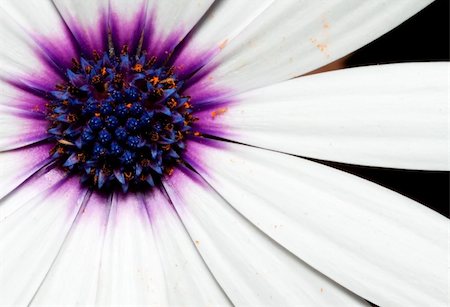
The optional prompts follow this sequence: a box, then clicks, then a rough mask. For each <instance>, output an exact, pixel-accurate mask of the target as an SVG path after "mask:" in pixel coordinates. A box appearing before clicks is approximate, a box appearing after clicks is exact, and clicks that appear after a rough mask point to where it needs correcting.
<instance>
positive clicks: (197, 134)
mask: <svg viewBox="0 0 450 307" xmlns="http://www.w3.org/2000/svg"><path fill="white" fill-rule="evenodd" d="M194 135H195V136H201V135H202V134H201V133H200V132H198V131H195V132H194Z"/></svg>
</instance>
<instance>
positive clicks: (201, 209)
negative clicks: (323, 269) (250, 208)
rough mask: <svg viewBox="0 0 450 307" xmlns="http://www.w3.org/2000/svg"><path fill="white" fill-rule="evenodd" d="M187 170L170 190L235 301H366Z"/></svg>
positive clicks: (172, 180)
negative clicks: (282, 243) (269, 234)
mask: <svg viewBox="0 0 450 307" xmlns="http://www.w3.org/2000/svg"><path fill="white" fill-rule="evenodd" d="M186 172H187V174H184V173H183V172H177V173H176V175H174V176H173V177H171V178H170V180H169V184H167V185H166V188H167V191H168V193H169V195H170V198H171V200H172V202H173V204H174V206H175V208H176V210H177V212H178V214H179V215H180V218H181V219H182V221H183V223H184V224H185V225H186V228H187V230H188V231H189V234H190V236H191V238H192V240H194V242H195V244H196V247H197V249H198V250H199V251H200V253H201V255H202V257H203V258H204V259H205V262H206V263H207V265H208V267H209V268H210V270H211V272H212V273H213V274H214V276H215V277H216V279H217V281H218V282H219V283H220V285H221V286H222V287H223V289H224V291H225V292H226V294H227V295H228V297H229V298H230V300H231V301H232V302H233V305H235V306H330V305H332V304H333V305H336V306H366V302H365V301H363V300H361V299H360V298H358V297H356V296H354V295H353V294H351V293H349V292H348V291H347V290H344V289H343V288H342V287H340V286H339V285H337V284H336V283H334V282H333V281H331V280H329V279H328V278H326V277H325V276H323V275H322V274H320V273H318V272H317V271H315V270H314V269H312V268H311V267H310V266H308V265H307V264H305V263H304V262H302V261H301V260H299V259H298V258H296V257H295V256H294V255H292V254H291V253H290V252H288V251H287V250H286V249H284V248H283V247H281V246H280V245H278V244H277V243H276V242H274V241H272V240H271V239H270V238H269V237H267V236H266V235H265V234H264V233H263V232H261V231H260V230H259V229H258V228H256V227H255V226H254V225H252V224H251V223H249V222H248V220H246V219H245V218H244V217H242V216H241V215H240V214H239V213H238V212H237V211H235V210H234V209H233V208H232V207H231V206H230V205H229V204H228V203H227V202H226V201H224V199H223V198H221V197H220V196H219V195H218V194H217V193H216V192H215V191H214V190H213V189H212V188H211V187H209V186H208V185H207V183H206V182H204V181H203V180H202V179H201V178H199V177H198V175H196V174H194V173H193V172H190V171H188V170H186ZM280 226H281V225H280ZM275 227H277V226H275Z"/></svg>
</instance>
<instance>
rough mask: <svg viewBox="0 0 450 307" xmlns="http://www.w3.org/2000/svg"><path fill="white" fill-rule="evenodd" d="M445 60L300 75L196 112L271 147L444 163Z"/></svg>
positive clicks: (229, 133) (349, 159) (218, 127)
mask: <svg viewBox="0 0 450 307" xmlns="http://www.w3.org/2000/svg"><path fill="white" fill-rule="evenodd" d="M448 67H449V66H448V64H447V63H412V64H394V65H381V66H369V67H362V68H354V69H345V70H340V71H335V72H330V73H325V74H318V75H313V76H307V77H301V78H298V79H295V80H291V81H287V82H283V83H280V84H277V85H274V86H270V87H266V88H261V89H258V90H254V91H250V92H247V93H244V94H242V95H238V96H237V97H234V98H233V99H234V101H235V102H233V103H231V104H230V105H229V106H223V107H218V109H210V110H208V111H204V112H203V113H202V114H198V115H196V116H198V117H199V118H200V121H199V129H201V131H202V132H204V133H208V134H212V135H215V136H220V137H226V138H230V139H232V140H235V141H239V142H242V143H245V144H251V145H255V146H260V147H264V148H269V149H273V150H277V151H282V152H287V153H292V154H296V155H301V156H307V157H313V158H317V159H324V160H332V161H339V162H345V163H354V164H363V165H372V166H382V167H395V168H407V169H427V170H448V169H450V164H449V161H448V157H449V152H448V148H449V135H448V129H447V125H448V121H449V112H448V84H447V83H448V82H447V81H448V78H447V76H448V72H449V68H448Z"/></svg>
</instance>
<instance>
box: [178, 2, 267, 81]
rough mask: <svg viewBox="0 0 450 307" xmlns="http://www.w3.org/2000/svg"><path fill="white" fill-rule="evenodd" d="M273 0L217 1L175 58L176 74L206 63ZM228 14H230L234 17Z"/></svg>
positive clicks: (188, 71) (187, 72)
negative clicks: (231, 17)
mask: <svg viewBox="0 0 450 307" xmlns="http://www.w3.org/2000/svg"><path fill="white" fill-rule="evenodd" d="M273 2H274V0H260V1H216V2H215V3H214V4H213V5H212V6H211V8H210V9H209V10H208V12H207V14H206V15H205V16H204V17H203V19H202V21H201V22H199V23H198V24H197V26H196V28H195V29H194V30H193V32H192V34H190V35H189V38H188V39H187V44H186V45H185V46H184V47H183V48H182V50H181V51H180V53H179V54H177V55H176V60H175V61H174V65H175V67H177V73H178V76H183V75H184V74H189V73H191V72H193V71H195V70H196V69H198V68H200V67H201V66H203V65H205V64H206V63H208V62H209V61H210V60H211V59H212V58H213V57H214V56H216V55H217V54H218V53H219V52H220V51H222V50H223V49H224V48H225V46H226V45H227V44H228V43H229V42H230V41H231V40H233V39H234V38H235V37H236V36H238V35H239V33H240V32H241V31H243V30H244V29H245V28H246V27H247V26H248V25H249V24H251V22H252V21H253V20H254V19H255V18H256V17H258V16H259V15H260V14H261V13H262V12H264V10H265V9H267V8H268V7H270V5H271V4H272V3H273ZM227 16H233V21H232V22H230V19H229V18H227Z"/></svg>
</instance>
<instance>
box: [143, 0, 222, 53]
mask: <svg viewBox="0 0 450 307" xmlns="http://www.w3.org/2000/svg"><path fill="white" fill-rule="evenodd" d="M213 2H214V0H198V1H195V3H193V2H192V0H171V1H151V2H149V4H148V8H149V11H148V13H147V16H148V17H147V20H148V23H147V25H146V31H145V33H144V34H145V38H144V45H143V49H144V50H146V51H147V52H148V54H150V55H156V56H160V57H165V56H167V55H169V54H170V53H172V51H173V49H174V48H175V46H177V45H178V43H179V42H180V41H181V40H182V39H183V38H184V37H185V36H186V34H187V33H188V32H189V31H190V30H191V29H192V28H193V27H194V26H195V24H196V23H197V21H198V20H199V19H200V18H201V17H202V16H203V14H204V13H205V12H206V10H207V9H208V8H209V7H210V6H211V4H212V3H213Z"/></svg>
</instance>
